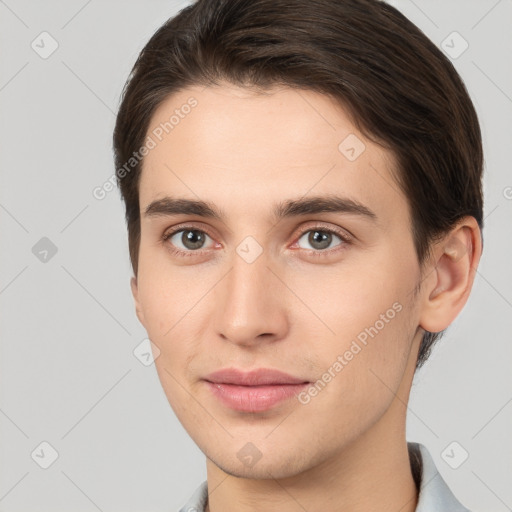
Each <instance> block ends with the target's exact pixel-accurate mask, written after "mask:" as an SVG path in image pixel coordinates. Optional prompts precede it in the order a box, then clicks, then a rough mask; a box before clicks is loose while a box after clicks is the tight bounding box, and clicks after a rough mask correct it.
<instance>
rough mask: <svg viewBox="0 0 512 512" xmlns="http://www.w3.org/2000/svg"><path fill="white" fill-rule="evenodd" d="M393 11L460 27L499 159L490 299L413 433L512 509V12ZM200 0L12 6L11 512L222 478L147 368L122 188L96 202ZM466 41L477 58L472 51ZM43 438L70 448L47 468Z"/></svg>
mask: <svg viewBox="0 0 512 512" xmlns="http://www.w3.org/2000/svg"><path fill="white" fill-rule="evenodd" d="M392 3H393V5H395V6H396V7H398V8H399V9H400V10H402V12H404V14H405V15H406V16H408V17H409V18H410V19H411V20H412V21H413V22H414V23H416V24H417V25H418V26H419V27H420V28H421V29H422V30H423V31H424V32H425V33H426V34H427V35H428V36H429V37H430V38H431V39H432V40H433V41H434V42H435V43H436V44H437V45H438V46H441V45H442V42H443V41H444V40H445V39H446V38H447V36H449V35H450V34H451V33H452V32H454V31H457V32H458V33H459V34H460V35H461V36H462V37H463V38H464V39H465V40H466V41H467V42H468V43H469V47H468V49H467V50H466V51H465V52H464V53H462V54H461V55H460V56H458V57H457V58H456V59H454V60H453V62H454V64H455V65H456V67H457V69H458V71H459V72H460V74H461V75H462V77H463V79H464V80H465V82H466V85H467V87H468V90H469V92H470V94H471V96H472V98H473V100H474V103H475V106H476V108H477V111H478V114H479V116H480V120H481V125H482V130H483V136H484V145H485V159H486V166H485V201H486V204H485V214H486V219H485V223H486V226H485V230H484V241H485V249H484V254H483V258H482V261H481V265H480V267H479V270H478V275H477V277H476V282H475V286H474V291H473V294H472V296H471V298H470V300H469V303H468V304H467V306H466V308H465V309H464V310H463V312H462V314H461V315H460V317H459V318H458V319H457V321H456V322H455V323H454V324H453V326H452V327H451V328H450V329H449V331H448V333H447V335H446V336H445V338H444V339H443V340H442V341H441V342H440V343H439V345H438V346H437V348H436V350H435V351H434V353H433V355H432V357H431V359H430V361H429V362H428V363H427V365H426V366H425V367H424V368H423V369H422V370H420V372H419V373H418V374H417V376H416V379H415V383H414V385H413V389H412V395H411V401H410V404H409V415H408V423H407V429H408V430H407V437H408V440H414V441H420V442H422V443H424V444H425V445H427V447H428V448H429V449H430V451H431V453H432V455H433V457H434V459H435V462H436V464H437V466H438V468H439V471H440V472H441V474H442V475H443V477H444V478H445V479H446V480H447V482H448V483H449V485H450V487H451V488H452V490H453V491H454V493H455V494H456V495H457V496H458V497H459V499H460V500H461V501H462V502H463V503H464V504H465V505H466V506H468V507H469V508H472V509H474V511H475V512H477V511H487V512H490V511H496V512H504V511H507V510H512V486H511V485H510V482H511V476H512V439H511V435H510V434H511V432H512V428H511V426H512V403H511V402H512V372H511V371H510V368H511V362H512V343H510V342H511V334H510V333H511V330H512V322H511V318H512V287H511V283H512V275H511V267H510V254H511V251H512V241H511V236H510V228H509V226H510V219H512V188H511V187H512V174H511V172H510V167H509V166H510V160H511V156H512V154H511V153H512V144H511V142H512V141H511V133H512V72H511V65H510V55H512V36H511V32H510V27H511V25H512V23H511V22H512V1H511V0H501V1H496V0H492V1H491V0H489V1H484V0H478V1H471V2H470V1H467V0H464V1H463V0H460V1H454V0H452V1H428V2H427V1H422V2H420V1H419V0H417V1H416V2H412V1H410V0H403V1H394V2H392ZM186 4H187V2H183V3H179V2H173V1H169V0H166V1H163V0H158V1H157V0H155V1H152V2H143V1H138V2H134V1H131V2H126V1H121V0H115V1H114V0H109V1H103V2H100V1H99V0H92V1H91V0H89V1H88V2H87V1H84V0H73V1H67V2H64V1H62V2H57V1H55V0H54V1H45V2H35V1H28V0H6V1H0V38H1V48H2V53H1V61H0V66H1V73H0V102H1V108H2V110H1V112H2V115H1V116H0V140H1V142H2V150H1V152H0V159H1V161H0V165H1V180H2V181H1V186H0V223H1V229H2V231H1V233H2V251H1V254H0V258H1V260H0V272H1V273H0V303H1V304H0V306H1V308H2V316H1V346H0V349H1V354H0V365H1V367H0V385H1V387H0V511H3V512H7V511H9V512H17V511H23V512H27V511H34V512H35V511H45V512H46V511H59V510H74V511H76V512H81V511H84V512H85V511H94V510H101V511H105V512H107V511H117V510H123V511H126V512H129V511H141V510H145V511H150V510H151V511H164V510H166V511H173V510H174V511H176V510H177V509H178V508H179V507H180V506H181V505H182V504H183V503H184V502H185V501H186V500H187V499H188V497H189V496H190V494H191V493H192V492H193V490H194V489H195V488H196V487H197V486H198V485H199V483H200V482H201V481H202V480H203V479H205V478H206V470H205V463H204V456H203V455H202V453H201V452H200V451H199V450H198V448H197V447H196V446H195V445H194V443H193V442H192V441H191V440H190V439H189V437H188V435H187V434H186V432H185V431H184V429H183V428H182V427H181V425H180V424H179V422H178V421H177V419H176V418H175V416H174V413H173V412H172V410H171V408H170V406H169V405H168V403H167V400H166V398H165V395H164V393H163V391H162V389H161V387H160V383H159V381H158V378H157V375H156V372H155V369H154V366H151V365H150V366H145V365H144V364H142V363H141V362H140V361H139V359H137V358H136V357H135V356H134V354H133V350H134V349H135V348H136V347H137V346H138V345H139V344H140V343H141V342H142V340H143V339H144V338H145V337H146V334H145V331H144V330H143V329H142V327H141V326H140V325H139V323H138V321H137V318H136V316H135V312H134V307H133V302H132V297H131V294H130V288H129V278H130V276H131V272H130V266H129V260H128V247H127V237H126V230H125V225H124V217H123V207H122V204H121V201H120V198H119V194H118V192H117V190H114V191H112V192H110V193H109V194H107V197H106V198H105V199H103V200H101V201H100V200H97V199H95V198H94V197H93V195H92V190H93V188H94V187H96V186H100V185H102V184H103V183H104V182H105V180H107V179H109V178H110V177H111V175H112V173H113V171H114V168H113V161H112V152H111V138H112V130H113V126H114V119H115V112H116V109H117V107H118V104H119V96H120V92H121V89H122V86H123V84H124V81H125V80H126V78H127V76H128V74H129V71H130V69H131V67H132V65H133V63H134V61H135V58H136V56H137V54H138V52H139V51H140V50H141V49H142V47H143V45H144V44H145V42H146V41H147V40H148V39H149V37H150V36H151V35H152V34H153V32H154V31H155V30H156V29H157V28H158V27H159V26H160V25H161V24H162V23H163V22H164V21H165V20H166V19H167V18H168V17H170V16H172V15H173V14H174V13H176V12H177V10H178V9H180V8H181V7H183V6H184V5H186ZM43 31H47V32H48V33H49V34H51V37H52V38H53V39H54V40H56V41H57V42H58V45H59V46H58V48H57V50H56V51H55V52H54V53H53V54H52V55H50V56H48V57H47V58H42V57H41V56H40V53H37V52H36V51H35V50H34V49H33V48H32V47H31V44H32V42H33V41H35V43H34V44H35V45H36V44H37V45H38V46H39V47H38V51H39V52H43V51H48V50H49V49H51V44H52V42H51V40H50V39H49V38H48V36H40V34H41V32H43ZM42 38H46V39H43V42H41V39H42ZM447 41H448V43H449V44H450V45H451V47H452V50H451V51H452V52H454V51H459V50H461V49H462V46H461V44H463V42H462V40H461V39H460V38H459V39H457V38H456V39H453V37H452V38H451V39H448V40H447ZM36 47H37V46H36ZM507 221H508V222H507ZM43 237H47V238H48V239H49V240H51V242H52V243H53V244H54V246H55V247H56V248H57V252H56V254H54V255H52V252H51V247H49V245H48V241H44V240H43V241H42V242H41V241H40V240H41V238H43ZM36 244H39V245H36ZM34 246H36V248H35V249H33V247H34ZM44 250H49V252H48V253H44ZM34 252H35V253H36V254H34ZM45 257H46V260H45V261H44V258H45ZM41 258H43V261H41ZM44 441H45V442H47V443H50V445H51V446H53V447H54V449H55V450H56V451H57V452H58V458H57V459H56V460H55V462H54V463H53V464H52V465H51V466H50V467H49V468H48V469H42V468H41V467H40V464H44V463H45V459H46V462H49V461H50V458H51V451H50V450H49V449H48V448H45V445H43V446H42V447H41V446H40V444H41V443H42V442H44ZM453 441H456V442H457V443H458V444H457V445H455V448H454V452H452V455H453V454H454V455H455V459H457V458H459V459H460V458H461V457H462V455H463V454H464V452H463V451H462V450H465V451H467V452H468V454H469V458H468V459H467V460H466V461H465V462H464V463H463V464H461V465H460V466H459V467H458V468H457V469H453V468H452V467H450V465H449V464H448V463H447V462H446V460H447V459H446V457H443V455H442V454H443V451H444V450H445V448H446V447H447V446H448V445H450V443H452V442H453ZM34 450H36V452H35V453H36V455H34V456H33V457H32V456H31V454H32V453H33V452H34ZM41 450H42V451H41ZM37 454H39V456H38V455H37ZM452 465H453V462H452Z"/></svg>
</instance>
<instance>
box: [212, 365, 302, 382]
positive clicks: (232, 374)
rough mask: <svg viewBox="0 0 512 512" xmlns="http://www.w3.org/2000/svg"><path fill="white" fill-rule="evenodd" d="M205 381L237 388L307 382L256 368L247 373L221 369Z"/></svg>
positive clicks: (267, 369) (232, 369) (271, 370)
mask: <svg viewBox="0 0 512 512" xmlns="http://www.w3.org/2000/svg"><path fill="white" fill-rule="evenodd" d="M205 380H207V381H210V382H216V383H219V384H236V385H239V386H264V385H272V384H304V383H306V382H308V381H306V380H304V379H300V378H297V377H293V376H292V375H289V374H287V373H285V372H281V371H279V370H274V369H271V368H257V369H255V370H251V371H249V372H244V371H242V370H238V369H237V368H223V369H222V370H218V371H216V372H213V373H210V374H209V375H207V376H206V377H205Z"/></svg>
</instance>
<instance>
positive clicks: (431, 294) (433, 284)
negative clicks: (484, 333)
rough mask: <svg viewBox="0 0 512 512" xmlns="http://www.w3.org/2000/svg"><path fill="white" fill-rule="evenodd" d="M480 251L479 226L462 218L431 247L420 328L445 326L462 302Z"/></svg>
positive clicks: (471, 219) (470, 284)
mask: <svg viewBox="0 0 512 512" xmlns="http://www.w3.org/2000/svg"><path fill="white" fill-rule="evenodd" d="M481 254H482V240H481V233H480V227H479V226H478V223H477V221H476V219H475V218H474V217H464V218H463V219H462V220H461V221H460V222H459V223H458V224H457V226H456V227H455V228H454V229H452V230H451V231H450V232H449V233H448V234H447V235H446V236H444V237H443V239H442V240H441V241H439V242H437V243H435V245H434V248H433V259H432V260H431V261H432V262H433V266H429V267H428V268H429V270H427V272H429V274H428V276H427V277H426V278H425V279H424V281H423V286H422V296H423V299H422V310H421V315H420V323H419V325H420V327H422V328H423V329H425V330H426V331H430V332H440V331H442V330H444V329H446V328H447V327H448V326H449V325H450V324H451V323H452V322H453V321H454V320H455V318H456V317H457V315H458V314H459V313H460V311H461V310H462V308H463V307H464V305H465V304H466V302H467V300H468V297H469V294H470V292H471V288H472V286H473V281H474V278H475V274H476V269H477V266H478V263H479V261H480V256H481Z"/></svg>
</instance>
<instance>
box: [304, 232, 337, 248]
mask: <svg viewBox="0 0 512 512" xmlns="http://www.w3.org/2000/svg"><path fill="white" fill-rule="evenodd" d="M317 235H319V236H317ZM331 238H332V235H331V233H325V232H323V231H312V232H311V234H310V235H309V243H310V244H311V245H312V246H313V247H316V248H317V249H326V248H327V247H329V245H330V244H331ZM315 244H316V245H315Z"/></svg>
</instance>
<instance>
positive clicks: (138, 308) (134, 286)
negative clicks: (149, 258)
mask: <svg viewBox="0 0 512 512" xmlns="http://www.w3.org/2000/svg"><path fill="white" fill-rule="evenodd" d="M130 287H131V289H132V295H133V300H134V302H135V312H136V313H137V318H138V319H139V322H140V323H141V324H142V325H143V326H144V327H146V325H145V318H144V312H143V310H142V306H141V303H140V300H139V287H138V283H137V278H136V277H135V276H133V277H132V278H131V280H130Z"/></svg>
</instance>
